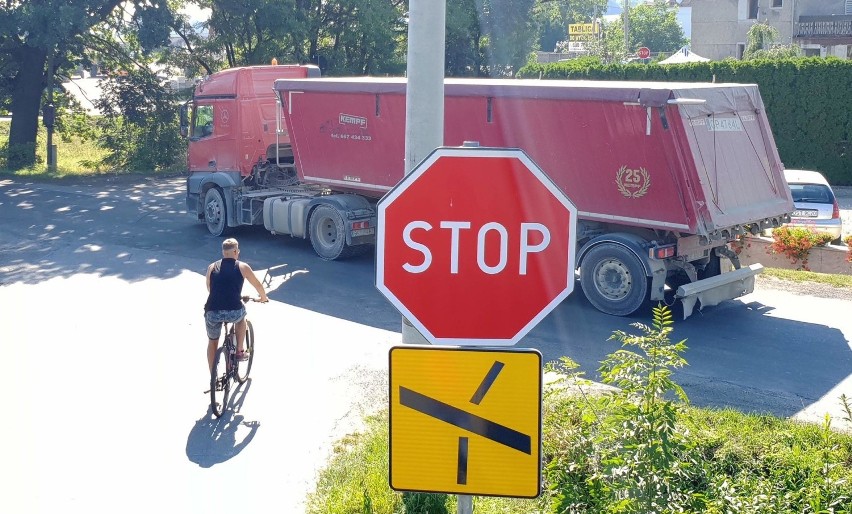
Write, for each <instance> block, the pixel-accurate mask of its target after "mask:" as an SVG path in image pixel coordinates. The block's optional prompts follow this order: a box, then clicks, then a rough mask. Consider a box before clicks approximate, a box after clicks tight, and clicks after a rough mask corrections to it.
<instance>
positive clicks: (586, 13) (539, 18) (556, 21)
mask: <svg viewBox="0 0 852 514" xmlns="http://www.w3.org/2000/svg"><path fill="white" fill-rule="evenodd" d="M606 7H607V0H550V1H541V0H539V1H538V2H536V4H535V6H534V8H533V13H532V17H533V22H534V24H535V26H536V27H537V30H538V47H539V48H540V49H541V50H544V51H546V52H550V51H554V48H556V45H557V43H559V42H560V41H563V40H565V38H566V37H567V36H568V26H569V25H571V24H573V23H592V21H593V20H595V19H597V18H599V17H600V15H601V14H602V13H604V12H606ZM557 51H558V50H557Z"/></svg>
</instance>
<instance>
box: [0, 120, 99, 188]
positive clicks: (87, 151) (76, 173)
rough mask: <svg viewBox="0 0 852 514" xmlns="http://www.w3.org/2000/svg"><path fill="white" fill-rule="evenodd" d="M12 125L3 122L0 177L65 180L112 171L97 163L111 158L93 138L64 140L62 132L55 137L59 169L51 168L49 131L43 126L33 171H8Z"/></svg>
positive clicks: (67, 138) (40, 128) (0, 126)
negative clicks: (48, 155) (49, 162)
mask: <svg viewBox="0 0 852 514" xmlns="http://www.w3.org/2000/svg"><path fill="white" fill-rule="evenodd" d="M10 125H11V124H10V123H9V122H6V121H2V122H0V151H2V155H0V174H5V175H14V176H19V177H37V178H62V177H90V176H94V175H100V174H105V173H108V172H109V171H110V170H105V169H102V168H99V167H98V165H97V163H98V162H100V161H101V160H102V159H103V158H104V157H106V156H107V154H108V152H107V151H106V150H104V149H102V148H100V147H98V145H97V142H96V141H95V140H94V139H92V138H83V137H78V136H68V137H63V136H62V135H61V134H59V133H58V132H54V134H53V144H54V145H56V170H54V171H51V170H49V169H48V168H47V129H46V128H45V127H44V126H42V125H40V126H39V129H38V135H37V140H36V164H35V165H34V166H31V167H30V168H25V169H22V170H16V171H10V170H8V169H6V155H5V151H6V146H7V145H8V142H9V127H10Z"/></svg>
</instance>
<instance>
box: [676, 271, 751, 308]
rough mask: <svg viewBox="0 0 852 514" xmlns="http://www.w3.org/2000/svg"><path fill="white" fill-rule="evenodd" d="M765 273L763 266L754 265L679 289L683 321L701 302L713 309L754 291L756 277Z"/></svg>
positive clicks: (678, 295)
mask: <svg viewBox="0 0 852 514" xmlns="http://www.w3.org/2000/svg"><path fill="white" fill-rule="evenodd" d="M762 272H763V266H762V265H761V264H752V265H751V266H749V267H747V268H740V269H737V270H734V271H731V272H729V273H722V274H721V275H716V276H715V277H710V278H705V279H704V280H698V281H696V282H691V283H689V284H684V285H682V286H680V287H678V288H677V294H676V296H675V298H678V299H680V301H681V303H682V304H683V319H686V318H688V317H689V316H690V315H692V311H693V309H694V308H695V302H697V301H699V300H701V307H700V308H699V310H701V309H703V308H704V307H712V306H714V305H718V304H719V303H721V302H722V301H724V300H731V299H734V298H738V297H740V296H743V295H747V294H749V293H751V292H752V291H754V277H755V276H757V275H758V274H760V273H762Z"/></svg>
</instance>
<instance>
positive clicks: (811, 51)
mask: <svg viewBox="0 0 852 514" xmlns="http://www.w3.org/2000/svg"><path fill="white" fill-rule="evenodd" d="M802 55H803V56H805V57H821V56H820V49H819V47H810V48H808V47H804V48H802Z"/></svg>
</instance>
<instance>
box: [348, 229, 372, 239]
mask: <svg viewBox="0 0 852 514" xmlns="http://www.w3.org/2000/svg"><path fill="white" fill-rule="evenodd" d="M375 233H376V229H375V228H361V229H358V230H353V231H352V237H358V236H372V235H373V234H375Z"/></svg>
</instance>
